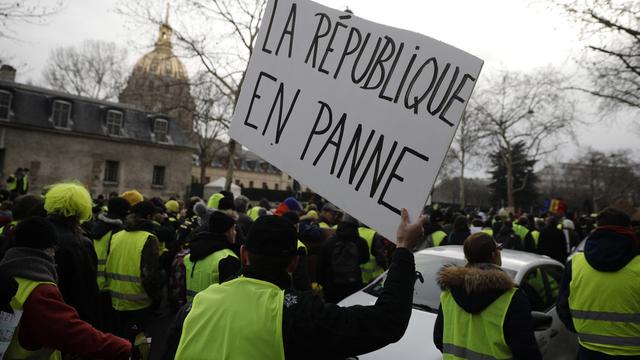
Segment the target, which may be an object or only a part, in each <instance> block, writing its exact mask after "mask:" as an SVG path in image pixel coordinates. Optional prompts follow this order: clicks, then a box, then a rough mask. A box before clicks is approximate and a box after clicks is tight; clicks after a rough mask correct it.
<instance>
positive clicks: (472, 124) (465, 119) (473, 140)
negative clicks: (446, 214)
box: [447, 106, 484, 208]
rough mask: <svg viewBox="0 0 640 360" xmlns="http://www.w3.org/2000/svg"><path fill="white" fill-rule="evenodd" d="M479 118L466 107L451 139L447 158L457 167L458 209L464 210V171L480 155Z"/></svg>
mask: <svg viewBox="0 0 640 360" xmlns="http://www.w3.org/2000/svg"><path fill="white" fill-rule="evenodd" d="M483 135H484V134H483V132H482V129H481V122H480V116H479V114H478V111H477V110H476V109H474V108H473V106H469V107H467V110H466V112H465V113H464V115H463V116H462V119H460V124H459V125H458V130H457V131H456V135H455V137H454V138H453V142H452V143H451V147H450V148H449V153H448V154H447V156H448V157H449V158H450V159H451V160H453V162H454V163H455V164H457V165H458V167H459V171H460V172H459V173H458V187H459V192H458V201H459V203H460V207H461V208H464V207H465V203H466V199H465V179H464V176H465V170H466V168H467V167H469V164H470V163H471V161H472V160H473V158H474V157H475V156H477V155H478V154H479V153H480V142H481V140H482V138H483Z"/></svg>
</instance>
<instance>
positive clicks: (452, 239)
mask: <svg viewBox="0 0 640 360" xmlns="http://www.w3.org/2000/svg"><path fill="white" fill-rule="evenodd" d="M469 235H471V231H470V230H469V229H466V230H465V231H457V230H453V232H452V233H451V234H450V235H449V236H448V237H447V239H446V240H445V241H446V244H444V245H462V244H464V241H465V240H466V239H467V238H468V237H469Z"/></svg>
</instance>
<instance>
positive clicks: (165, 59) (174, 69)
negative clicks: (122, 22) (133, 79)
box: [132, 23, 189, 80]
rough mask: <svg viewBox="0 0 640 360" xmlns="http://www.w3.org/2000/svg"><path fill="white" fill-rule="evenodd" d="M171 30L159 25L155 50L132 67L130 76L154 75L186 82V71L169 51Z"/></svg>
mask: <svg viewBox="0 0 640 360" xmlns="http://www.w3.org/2000/svg"><path fill="white" fill-rule="evenodd" d="M172 36H173V30H172V29H171V27H170V26H169V25H168V24H167V23H164V24H162V25H160V33H159V34H158V40H157V41H156V44H155V48H154V49H153V50H152V51H151V52H149V53H147V54H145V55H144V56H143V57H142V58H140V60H138V62H137V63H136V64H135V66H134V67H133V74H132V76H136V75H142V76H144V75H156V76H160V77H163V78H164V77H169V78H172V79H176V80H188V78H189V76H188V74H187V69H186V68H185V66H184V64H183V63H182V61H180V59H178V57H177V56H176V55H175V54H174V53H173V51H172V50H171V49H172V47H173V45H172V43H171V37H172Z"/></svg>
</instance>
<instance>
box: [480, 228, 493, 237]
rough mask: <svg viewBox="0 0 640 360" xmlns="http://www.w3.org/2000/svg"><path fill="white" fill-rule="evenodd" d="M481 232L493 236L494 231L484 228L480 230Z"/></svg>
mask: <svg viewBox="0 0 640 360" xmlns="http://www.w3.org/2000/svg"><path fill="white" fill-rule="evenodd" d="M480 232H483V233H485V234H487V235H489V236H493V229H492V228H484V229H482V230H480Z"/></svg>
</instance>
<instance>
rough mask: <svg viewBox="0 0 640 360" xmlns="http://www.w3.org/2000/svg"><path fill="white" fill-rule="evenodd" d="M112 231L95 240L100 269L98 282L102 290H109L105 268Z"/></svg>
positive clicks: (94, 245)
mask: <svg viewBox="0 0 640 360" xmlns="http://www.w3.org/2000/svg"><path fill="white" fill-rule="evenodd" d="M111 235H112V231H109V232H107V233H106V234H104V235H103V236H102V237H101V238H100V239H98V240H93V248H94V249H95V251H96V255H97V257H98V269H97V270H98V271H97V275H98V276H97V277H96V280H97V282H98V289H100V291H107V290H108V289H107V277H106V272H105V269H106V267H107V255H108V254H109V248H110V243H111Z"/></svg>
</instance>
